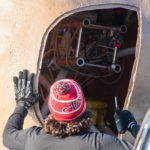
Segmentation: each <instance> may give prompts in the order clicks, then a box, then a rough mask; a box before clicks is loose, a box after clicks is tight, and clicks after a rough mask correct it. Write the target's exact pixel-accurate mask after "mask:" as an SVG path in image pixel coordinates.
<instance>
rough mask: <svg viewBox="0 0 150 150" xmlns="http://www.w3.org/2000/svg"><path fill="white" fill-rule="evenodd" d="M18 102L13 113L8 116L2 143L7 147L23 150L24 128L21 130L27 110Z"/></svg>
mask: <svg viewBox="0 0 150 150" xmlns="http://www.w3.org/2000/svg"><path fill="white" fill-rule="evenodd" d="M23 105H24V104H23V103H22V104H21V103H20V104H18V105H17V106H16V108H15V110H14V112H13V114H12V115H11V116H10V117H9V119H8V121H7V124H6V126H5V129H4V132H3V144H4V145H5V146H6V147H8V148H9V149H19V150H24V146H25V137H26V133H27V131H28V130H27V129H26V130H22V127H23V123H24V118H25V117H26V115H27V110H26V108H25V107H24V106H23Z"/></svg>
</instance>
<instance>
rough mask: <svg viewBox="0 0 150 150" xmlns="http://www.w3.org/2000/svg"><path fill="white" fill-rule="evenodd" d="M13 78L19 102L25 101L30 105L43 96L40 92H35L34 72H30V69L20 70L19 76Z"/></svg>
mask: <svg viewBox="0 0 150 150" xmlns="http://www.w3.org/2000/svg"><path fill="white" fill-rule="evenodd" d="M13 80H14V88H15V96H16V103H17V104H18V103H19V102H23V103H25V104H26V106H27V107H30V106H32V105H33V104H34V103H36V102H37V101H38V100H39V99H40V98H41V95H40V94H39V93H38V94H34V93H33V80H34V74H29V71H28V70H24V71H23V72H21V71H20V72H19V77H14V78H13Z"/></svg>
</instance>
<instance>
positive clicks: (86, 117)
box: [44, 110, 93, 138]
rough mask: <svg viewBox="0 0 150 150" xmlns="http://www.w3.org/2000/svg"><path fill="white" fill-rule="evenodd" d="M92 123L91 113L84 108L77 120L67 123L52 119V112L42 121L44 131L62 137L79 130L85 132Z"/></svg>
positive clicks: (77, 132) (76, 132)
mask: <svg viewBox="0 0 150 150" xmlns="http://www.w3.org/2000/svg"><path fill="white" fill-rule="evenodd" d="M92 123H93V113H92V112H91V111H90V110H86V111H85V112H84V113H83V115H81V116H80V117H79V118H78V119H77V120H75V121H74V122H69V123H61V122H58V121H57V120H55V119H54V117H53V116H52V114H49V115H48V116H47V117H46V119H45V121H44V131H45V133H47V134H52V135H53V136H58V137H60V138H62V137H66V136H71V135H75V134H79V133H81V132H87V131H89V129H90V127H91V125H92Z"/></svg>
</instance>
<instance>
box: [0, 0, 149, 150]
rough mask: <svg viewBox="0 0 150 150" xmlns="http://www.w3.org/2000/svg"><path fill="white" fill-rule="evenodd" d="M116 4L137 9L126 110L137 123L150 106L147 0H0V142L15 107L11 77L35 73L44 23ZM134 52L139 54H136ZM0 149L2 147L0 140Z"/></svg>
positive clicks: (27, 121)
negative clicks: (136, 35) (26, 71)
mask: <svg viewBox="0 0 150 150" xmlns="http://www.w3.org/2000/svg"><path fill="white" fill-rule="evenodd" d="M119 6H122V7H128V8H131V9H135V10H137V11H138V15H139V19H140V20H139V21H140V25H139V27H141V28H139V33H140V35H139V36H140V37H139V41H138V44H139V46H138V47H139V49H140V57H137V58H136V59H137V62H138V61H139V62H138V67H137V66H135V72H134V77H133V79H132V80H133V84H132V85H134V87H131V93H132V95H130V96H129V98H130V97H131V103H130V105H129V109H130V110H132V111H133V112H134V114H135V117H136V118H137V120H138V121H139V122H141V120H142V119H143V116H144V114H145V112H146V110H147V108H148V107H150V103H149V97H150V84H149V82H150V72H149V71H150V67H149V66H150V65H149V57H150V50H149V47H150V42H149V39H150V30H149V26H150V11H149V10H150V1H149V0H143V1H141V0H92V1H91V0H57V1H56V0H32V1H30V0H26V1H20V0H13V1H12V0H0V11H1V13H0V22H1V23H0V41H1V44H0V79H1V80H0V95H1V109H0V116H1V121H0V127H1V128H0V140H1V141H2V131H3V128H4V124H5V123H6V121H7V119H8V117H9V115H10V114H11V113H12V111H13V109H14V107H15V101H14V90H13V82H12V77H13V76H15V75H17V74H18V72H19V71H20V70H23V69H29V70H30V71H31V72H35V73H36V71H37V63H38V57H39V51H40V47H41V42H42V38H43V39H44V37H43V35H44V33H45V32H46V29H47V28H48V26H49V25H50V24H52V23H54V20H55V19H57V18H58V21H60V20H61V19H62V18H63V17H64V15H63V14H64V13H65V15H66V16H67V15H69V13H68V14H67V12H70V11H72V10H73V12H71V13H74V12H76V11H79V10H80V11H82V10H85V9H94V8H99V7H101V8H112V7H119ZM60 16H62V17H60ZM56 22H57V20H56ZM53 26H54V25H53ZM41 50H42V48H41ZM137 52H138V51H137ZM138 55H139V53H137V56H138ZM138 58H139V60H138ZM134 79H135V83H134ZM132 90H133V92H132ZM129 100H130V99H129ZM128 102H129V101H128ZM128 104H129V103H128ZM33 124H35V123H34V122H33V121H31V118H30V117H28V118H27V119H26V121H25V127H26V126H30V125H33ZM0 149H1V150H3V149H5V148H4V147H3V145H2V142H1V145H0Z"/></svg>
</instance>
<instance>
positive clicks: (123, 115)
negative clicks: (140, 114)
mask: <svg viewBox="0 0 150 150" xmlns="http://www.w3.org/2000/svg"><path fill="white" fill-rule="evenodd" d="M115 113H117V115H118V116H119V118H120V119H121V121H122V123H123V125H124V127H125V129H126V130H128V131H131V127H132V125H134V124H137V122H136V120H135V118H134V116H133V114H132V113H131V112H130V111H128V110H124V111H122V110H121V109H115ZM115 121H116V120H115Z"/></svg>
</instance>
